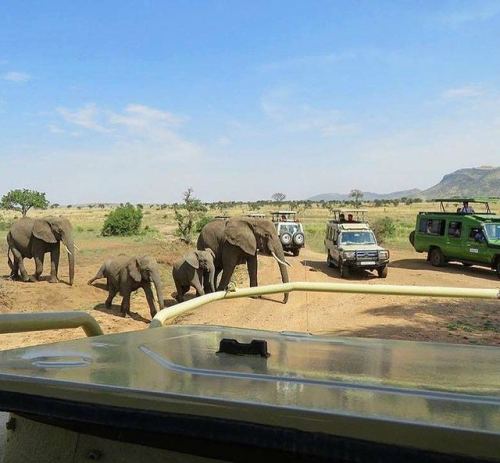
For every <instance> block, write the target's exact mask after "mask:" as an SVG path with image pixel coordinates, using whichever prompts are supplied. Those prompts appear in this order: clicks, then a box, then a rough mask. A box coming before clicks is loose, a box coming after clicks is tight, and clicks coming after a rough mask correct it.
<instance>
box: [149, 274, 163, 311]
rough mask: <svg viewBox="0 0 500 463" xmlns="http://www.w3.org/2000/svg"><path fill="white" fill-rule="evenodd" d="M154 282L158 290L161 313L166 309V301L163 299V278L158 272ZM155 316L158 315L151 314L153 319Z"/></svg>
mask: <svg viewBox="0 0 500 463" xmlns="http://www.w3.org/2000/svg"><path fill="white" fill-rule="evenodd" d="M152 280H153V284H154V285H155V289H156V298H157V299H158V311H160V310H162V309H163V308H164V307H165V299H164V298H163V290H162V289H161V278H160V275H159V273H158V272H155V274H154V275H153V278H152ZM154 315H156V314H151V317H153V316H154Z"/></svg>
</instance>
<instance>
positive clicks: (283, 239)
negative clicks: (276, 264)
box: [281, 233, 292, 246]
mask: <svg viewBox="0 0 500 463" xmlns="http://www.w3.org/2000/svg"><path fill="white" fill-rule="evenodd" d="M281 242H282V243H283V244H284V245H285V246H287V245H289V244H290V243H291V242H292V235H290V233H283V234H282V235H281Z"/></svg>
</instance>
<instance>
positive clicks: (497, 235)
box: [484, 223, 500, 240]
mask: <svg viewBox="0 0 500 463" xmlns="http://www.w3.org/2000/svg"><path fill="white" fill-rule="evenodd" d="M484 231H485V232H486V237H487V238H488V240H500V223H486V224H484Z"/></svg>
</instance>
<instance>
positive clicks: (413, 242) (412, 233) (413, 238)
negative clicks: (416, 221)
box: [408, 230, 415, 247]
mask: <svg viewBox="0 0 500 463" xmlns="http://www.w3.org/2000/svg"><path fill="white" fill-rule="evenodd" d="M408 239H409V240H410V244H411V245H412V246H413V247H415V230H413V231H412V232H411V233H410V236H408Z"/></svg>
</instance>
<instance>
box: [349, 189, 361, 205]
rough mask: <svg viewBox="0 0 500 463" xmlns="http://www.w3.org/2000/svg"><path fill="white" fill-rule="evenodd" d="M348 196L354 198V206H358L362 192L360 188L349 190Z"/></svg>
mask: <svg viewBox="0 0 500 463" xmlns="http://www.w3.org/2000/svg"><path fill="white" fill-rule="evenodd" d="M349 197H350V198H352V199H354V207H356V208H358V207H359V206H360V204H361V200H362V199H363V192H362V191H361V190H351V192H350V193H349Z"/></svg>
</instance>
